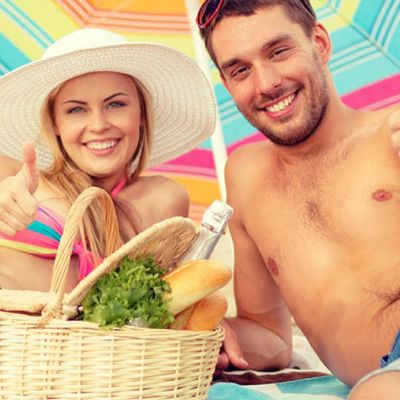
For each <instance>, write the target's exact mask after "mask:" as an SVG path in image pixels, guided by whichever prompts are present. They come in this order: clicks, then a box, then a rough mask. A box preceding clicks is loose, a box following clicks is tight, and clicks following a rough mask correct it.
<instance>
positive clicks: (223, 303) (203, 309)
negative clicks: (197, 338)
mask: <svg viewBox="0 0 400 400" xmlns="http://www.w3.org/2000/svg"><path fill="white" fill-rule="evenodd" d="M227 309H228V302H227V300H226V297H225V296H224V295H223V294H222V293H220V292H214V293H211V294H209V295H208V296H206V297H203V298H202V299H200V300H199V301H198V302H197V303H195V304H194V305H193V306H191V307H188V308H187V309H185V310H183V311H182V312H180V313H179V314H178V315H177V316H176V318H175V321H174V323H173V324H172V325H171V326H170V328H172V329H186V330H191V331H212V330H213V329H215V327H216V326H217V325H218V323H219V322H220V321H221V320H222V318H224V316H225V314H226V311H227Z"/></svg>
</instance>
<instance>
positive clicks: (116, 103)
mask: <svg viewBox="0 0 400 400" xmlns="http://www.w3.org/2000/svg"><path fill="white" fill-rule="evenodd" d="M124 105H125V103H123V102H122V101H113V102H111V103H110V104H109V105H108V107H110V108H120V107H123V106H124Z"/></svg>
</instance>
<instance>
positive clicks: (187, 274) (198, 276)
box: [163, 260, 232, 315]
mask: <svg viewBox="0 0 400 400" xmlns="http://www.w3.org/2000/svg"><path fill="white" fill-rule="evenodd" d="M231 277H232V273H231V270H230V268H229V267H228V266H226V265H225V264H223V263H221V262H219V261H216V260H191V261H188V262H186V263H185V264H182V265H180V266H179V267H177V268H175V269H174V270H173V271H172V272H169V273H168V274H167V275H165V276H164V278H163V279H164V280H165V281H166V282H167V283H168V284H169V285H170V286H171V293H168V294H167V295H166V298H168V299H169V300H170V301H169V305H168V308H169V310H170V312H171V313H172V314H173V315H176V314H178V313H180V312H181V311H183V310H184V309H186V308H188V307H189V306H191V305H192V304H194V303H196V302H197V301H198V300H200V299H202V298H203V297H206V296H208V295H209V294H210V293H213V292H215V291H216V290H218V289H220V288H221V287H223V286H225V285H226V284H227V283H228V282H229V280H230V279H231Z"/></svg>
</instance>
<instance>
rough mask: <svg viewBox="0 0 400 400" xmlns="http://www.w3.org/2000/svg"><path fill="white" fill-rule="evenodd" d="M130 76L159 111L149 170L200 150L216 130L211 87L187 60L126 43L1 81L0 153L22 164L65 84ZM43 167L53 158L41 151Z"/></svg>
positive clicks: (41, 64) (46, 62)
mask: <svg viewBox="0 0 400 400" xmlns="http://www.w3.org/2000/svg"><path fill="white" fill-rule="evenodd" d="M94 71H113V72H120V73H124V74H128V75H131V76H133V77H135V78H136V79H138V80H139V81H140V82H141V83H142V84H143V85H144V86H145V88H146V89H147V91H148V93H149V95H150V97H151V99H152V103H153V108H154V137H153V147H152V151H151V154H150V159H149V162H148V164H147V167H151V166H154V165H157V164H161V163H163V162H166V161H168V160H172V159H174V158H176V157H178V156H180V155H182V154H184V153H186V152H187V151H189V150H191V149H193V148H195V147H196V146H198V145H199V144H200V143H201V142H202V141H204V140H205V139H206V138H208V137H209V136H210V135H211V134H212V133H213V130H214V127H215V119H216V105H215V98H214V93H213V90H212V87H211V85H210V83H209V81H208V79H207V77H206V76H205V74H204V73H203V71H202V70H201V69H200V67H199V66H198V65H197V64H196V63H195V62H194V61H193V60H192V59H191V58H189V57H188V56H186V55H185V54H183V53H181V52H180V51H178V50H175V49H173V48H171V47H167V46H164V45H160V44H156V43H123V44H114V45H107V46H102V47H96V48H91V49H85V50H78V51H74V52H71V53H68V54H63V55H59V56H54V57H50V58H47V59H42V60H39V61H34V62H31V63H30V64H27V65H25V66H22V67H20V68H18V69H16V70H14V71H12V72H10V73H9V74H7V75H5V76H3V77H1V78H0V99H1V101H0V103H1V107H0V115H1V118H0V119H1V122H0V153H2V154H4V155H6V156H9V157H12V158H15V159H18V160H21V157H22V148H21V145H22V143H23V142H26V141H32V142H33V141H36V140H37V138H38V135H39V133H40V111H41V108H42V105H43V102H44V100H45V99H46V97H47V96H48V94H49V93H50V92H51V91H52V90H53V89H54V88H55V87H56V86H58V85H59V84H60V83H62V82H64V81H66V80H68V79H71V78H73V77H76V76H79V75H82V74H85V73H89V72H94ZM36 152H37V160H38V166H39V167H41V168H43V167H46V166H48V165H49V164H50V163H51V161H52V156H51V154H50V152H49V149H48V148H47V145H46V144H45V143H43V142H39V143H38V144H37V146H36Z"/></svg>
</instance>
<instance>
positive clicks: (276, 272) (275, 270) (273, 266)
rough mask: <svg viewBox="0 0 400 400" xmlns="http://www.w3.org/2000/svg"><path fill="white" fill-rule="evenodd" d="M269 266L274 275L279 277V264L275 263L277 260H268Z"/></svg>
mask: <svg viewBox="0 0 400 400" xmlns="http://www.w3.org/2000/svg"><path fill="white" fill-rule="evenodd" d="M267 266H268V269H269V270H270V272H271V274H272V275H275V276H278V275H279V268H278V264H277V263H276V262H275V260H273V259H272V258H268V260H267Z"/></svg>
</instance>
